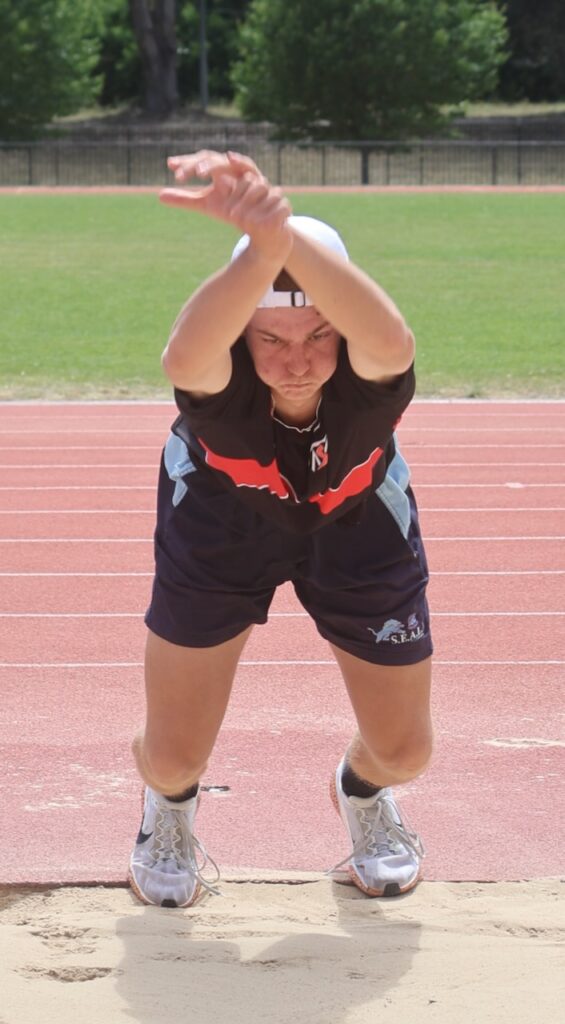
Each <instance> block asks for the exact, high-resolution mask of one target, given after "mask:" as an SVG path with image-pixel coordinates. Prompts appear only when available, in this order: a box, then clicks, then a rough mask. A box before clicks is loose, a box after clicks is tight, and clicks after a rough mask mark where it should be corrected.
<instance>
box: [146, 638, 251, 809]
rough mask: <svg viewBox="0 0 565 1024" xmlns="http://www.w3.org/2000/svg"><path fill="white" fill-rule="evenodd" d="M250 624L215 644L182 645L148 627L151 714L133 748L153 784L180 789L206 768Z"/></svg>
mask: <svg viewBox="0 0 565 1024" xmlns="http://www.w3.org/2000/svg"><path fill="white" fill-rule="evenodd" d="M251 628H252V627H250V628H249V629H247V630H245V632H243V633H240V634H239V636H236V637H234V638H233V639H232V640H228V641H227V642H226V643H223V644H218V645H217V646H215V647H180V646H178V645H177V644H171V643H169V642H168V641H167V640H163V639H161V637H158V636H156V635H155V633H152V632H149V634H148V637H147V646H146V654H145V687H146V699H147V719H146V725H145V729H144V730H142V731H141V732H139V733H138V734H137V735H136V736H135V738H134V741H133V746H132V749H133V753H134V756H135V760H136V762H137V767H138V771H139V773H140V775H141V777H142V778H143V780H144V781H145V782H146V783H147V785H149V786H151V788H152V789H155V790H157V791H158V792H160V793H165V794H169V795H171V794H176V793H182V792H184V790H186V789H188V788H189V787H190V786H192V785H194V783H196V782H197V781H198V779H199V778H200V777H201V775H202V774H203V772H204V771H205V769H206V764H207V761H208V758H209V756H210V753H211V752H212V750H213V747H214V743H215V741H216V737H217V735H218V732H219V730H220V726H221V724H222V721H223V718H224V715H225V712H226V708H227V705H228V700H229V696H230V692H231V688H232V683H233V678H234V675H235V671H236V668H237V663H238V660H239V658H240V655H241V652H242V650H243V648H244V646H245V642H246V640H247V638H248V636H249V634H250V632H251Z"/></svg>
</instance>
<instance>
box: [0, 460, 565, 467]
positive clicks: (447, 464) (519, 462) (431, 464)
mask: <svg viewBox="0 0 565 1024" xmlns="http://www.w3.org/2000/svg"><path fill="white" fill-rule="evenodd" d="M491 466H515V467H516V469H524V468H525V467H526V466H539V468H540V469H541V468H544V467H546V466H565V462H525V461H524V460H523V459H517V460H516V461H515V462H491V460H490V459H488V460H485V461H483V462H416V461H415V460H414V459H410V468H417V469H421V468H422V467H425V468H427V469H467V468H469V469H476V468H483V469H488V468H490V467H491ZM0 468H1V467H0ZM16 468H17V467H16ZM20 468H22V469H23V468H25V467H23V466H22V467H20ZM37 468H38V469H39V468H40V467H39V466H38V467H37ZM50 468H51V467H50V466H46V469H50ZM92 469H97V466H94V465H93V466H92Z"/></svg>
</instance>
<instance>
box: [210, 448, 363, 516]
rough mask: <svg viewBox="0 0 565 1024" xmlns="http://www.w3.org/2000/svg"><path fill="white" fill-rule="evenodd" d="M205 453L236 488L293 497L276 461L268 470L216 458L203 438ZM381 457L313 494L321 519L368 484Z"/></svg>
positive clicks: (251, 461)
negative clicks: (252, 488) (335, 484)
mask: <svg viewBox="0 0 565 1024" xmlns="http://www.w3.org/2000/svg"><path fill="white" fill-rule="evenodd" d="M198 440H199V442H200V444H201V445H202V447H203V448H204V451H205V452H206V462H207V463H208V465H209V466H212V468H213V469H219V470H221V472H222V473H226V475H227V476H229V478H230V480H232V481H233V483H234V484H235V485H236V486H237V487H255V488H257V489H258V490H268V491H269V493H270V494H274V495H275V496H276V497H277V498H289V497H291V496H293V497H294V495H293V493H292V490H291V489H290V485H289V484H288V483H287V482H286V481H285V480H284V478H283V477H282V476H281V474H280V472H279V468H278V466H277V463H276V459H273V461H272V462H270V463H269V465H268V466H262V465H261V463H260V462H257V460H256V459H233V458H230V457H229V456H227V455H218V454H217V453H216V452H213V451H212V449H211V448H208V446H207V445H206V444H204V441H203V440H202V438H198ZM382 454H383V450H382V448H375V450H374V451H373V452H371V454H370V455H369V457H368V459H366V460H365V462H362V463H361V465H359V466H354V468H353V469H352V470H350V472H349V473H348V474H347V476H346V477H344V479H343V480H342V481H341V483H340V484H339V485H338V486H337V487H330V488H329V490H327V491H324V492H323V493H321V494H313V495H312V497H311V498H308V501H309V502H311V503H312V504H315V505H318V508H319V510H320V512H321V513H322V515H324V516H327V515H329V514H330V512H333V511H334V509H336V508H338V507H339V506H340V505H342V504H343V502H344V501H347V499H348V498H353V497H355V495H356V494H361V492H362V491H364V490H365V489H366V488H367V487H369V486H370V484H371V478H372V473H373V469H374V467H375V466H376V464H377V462H378V461H379V459H380V457H381V455H382Z"/></svg>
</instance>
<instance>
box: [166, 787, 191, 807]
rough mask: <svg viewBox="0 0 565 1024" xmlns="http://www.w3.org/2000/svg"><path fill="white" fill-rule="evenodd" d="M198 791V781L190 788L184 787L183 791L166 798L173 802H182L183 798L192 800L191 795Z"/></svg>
mask: <svg viewBox="0 0 565 1024" xmlns="http://www.w3.org/2000/svg"><path fill="white" fill-rule="evenodd" d="M197 793H198V783H197V782H196V783H195V784H194V786H191V787H190V789H185V791H184V793H177V794H176V795H175V796H167V800H170V801H171V803H173V804H182V803H183V801H184V800H192V798H193V797H195V796H196V794H197Z"/></svg>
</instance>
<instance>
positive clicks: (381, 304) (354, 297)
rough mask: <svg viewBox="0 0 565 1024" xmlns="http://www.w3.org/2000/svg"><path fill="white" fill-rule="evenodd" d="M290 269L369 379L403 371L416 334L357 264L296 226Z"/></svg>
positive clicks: (354, 364) (358, 369)
mask: <svg viewBox="0 0 565 1024" xmlns="http://www.w3.org/2000/svg"><path fill="white" fill-rule="evenodd" d="M292 233H293V236H294V244H293V246H292V249H291V250H290V252H289V255H288V258H287V261H286V264H285V266H286V269H287V270H288V272H289V274H291V275H292V277H293V278H294V280H295V281H297V282H298V284H299V285H300V287H301V288H302V289H303V291H305V292H306V293H307V294H308V295H310V296H311V298H312V300H313V302H314V304H315V305H316V307H317V308H318V309H319V310H320V312H321V313H322V314H323V315H324V316H325V317H326V318H327V320H329V322H330V323H331V324H332V325H333V326H334V327H335V329H336V330H337V331H339V333H340V334H341V335H343V337H344V338H345V339H346V341H347V350H348V354H349V361H350V363H351V366H352V368H353V370H354V371H355V373H356V374H357V375H358V376H359V377H363V378H364V379H366V380H382V379H387V378H389V377H393V376H396V375H397V374H399V373H403V372H404V371H405V370H407V369H408V367H409V366H410V365H411V364H412V361H413V359H414V336H413V334H412V332H411V331H410V329H409V327H408V326H407V324H406V322H405V320H404V318H403V316H402V315H401V313H400V312H399V310H398V309H397V307H396V306H395V304H394V302H393V301H392V299H391V298H390V296H388V295H387V294H386V292H385V291H383V289H382V288H381V287H380V286H379V285H378V284H377V283H376V282H375V281H373V280H372V278H370V277H369V276H368V275H367V274H365V273H364V271H362V270H361V269H360V268H359V267H357V266H356V265H355V264H354V263H351V262H346V261H345V260H343V259H341V258H340V257H339V256H338V255H337V254H335V253H334V252H332V251H331V250H330V249H328V248H326V247H325V246H322V245H320V244H318V243H317V242H314V241H312V240H311V239H309V238H306V237H305V236H304V235H301V234H300V232H299V231H298V230H297V229H296V228H292Z"/></svg>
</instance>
